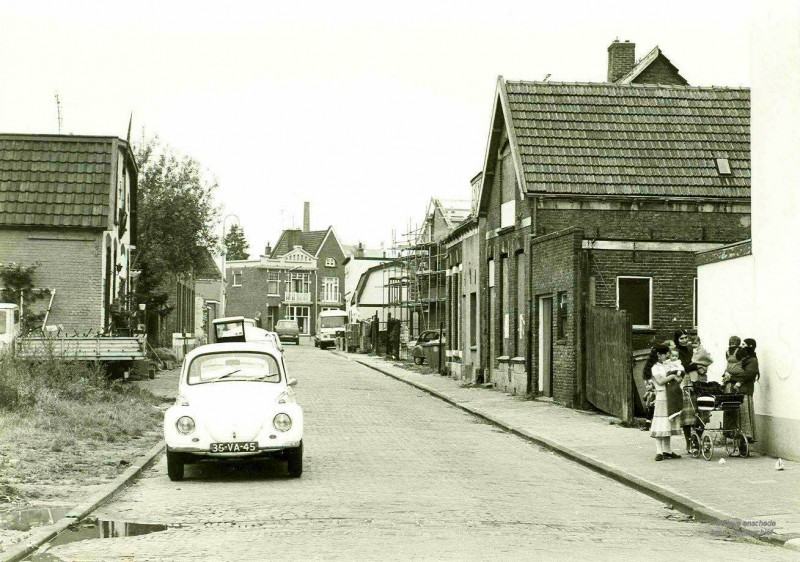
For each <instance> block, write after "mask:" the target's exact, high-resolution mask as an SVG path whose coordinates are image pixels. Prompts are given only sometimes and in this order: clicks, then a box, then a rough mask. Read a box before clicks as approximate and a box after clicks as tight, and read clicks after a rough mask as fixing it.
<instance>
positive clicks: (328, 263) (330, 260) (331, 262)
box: [325, 258, 336, 267]
mask: <svg viewBox="0 0 800 562" xmlns="http://www.w3.org/2000/svg"><path fill="white" fill-rule="evenodd" d="M325 267H336V260H335V259H334V258H327V259H325Z"/></svg>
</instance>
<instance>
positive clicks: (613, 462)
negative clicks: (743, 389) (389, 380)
mask: <svg viewBox="0 0 800 562" xmlns="http://www.w3.org/2000/svg"><path fill="white" fill-rule="evenodd" d="M348 357H349V358H350V359H354V360H356V361H358V362H361V363H364V364H368V365H371V366H373V367H375V368H379V369H381V370H384V371H386V372H387V373H388V374H391V375H392V376H395V377H397V378H400V379H402V380H405V381H408V382H411V383H414V384H420V385H424V386H425V387H428V388H430V389H431V390H432V391H434V392H435V393H437V394H439V395H441V396H442V397H444V398H446V399H448V400H449V401H451V402H453V403H456V404H458V405H462V406H465V407H467V408H468V409H470V410H474V411H475V412H477V413H479V414H482V415H485V416H486V417H489V418H491V419H493V420H496V421H499V422H501V423H502V424H504V425H506V426H508V427H512V428H515V429H518V430H520V431H524V432H526V433H528V434H529V435H530V436H531V437H533V438H534V439H536V440H541V441H542V442H549V443H552V444H553V445H555V446H556V447H557V448H564V449H566V450H569V451H573V452H575V453H577V454H578V455H581V456H585V457H586V459H587V460H589V461H594V462H596V463H597V464H601V465H606V466H608V467H611V468H612V469H615V470H616V471H617V472H618V473H619V474H620V475H621V476H623V477H627V478H628V479H629V480H631V481H634V482H637V481H644V482H645V483H649V484H652V485H653V486H655V487H659V488H661V489H663V490H665V491H667V492H669V493H671V494H675V495H679V496H682V497H683V498H685V499H686V500H688V502H689V503H692V502H693V503H695V504H697V505H698V506H700V507H705V508H708V511H710V512H716V513H717V514H718V515H719V516H721V517H723V518H725V519H728V520H731V521H737V520H742V521H757V522H772V521H774V522H775V526H774V527H772V526H768V527H767V528H770V529H772V530H773V531H774V534H779V535H782V536H783V538H785V539H795V538H798V537H800V463H797V462H791V461H785V460H784V467H785V470H783V471H776V470H775V468H774V467H775V462H776V459H774V458H771V457H768V456H761V455H759V454H758V453H753V454H752V456H751V457H750V458H747V459H741V458H729V457H728V454H727V453H726V452H725V449H724V448H723V447H716V448H715V452H714V456H713V458H712V460H711V461H705V460H703V459H702V458H700V459H693V458H691V457H690V456H689V455H688V454H686V451H685V444H684V440H683V436H680V437H674V438H673V440H672V444H673V450H674V451H676V452H678V453H679V454H681V455H683V458H682V459H680V460H677V461H668V462H661V463H658V464H657V463H656V462H655V461H654V456H655V445H654V443H653V439H651V438H650V434H649V433H648V432H645V431H641V430H639V429H637V428H627V427H623V426H621V425H619V424H617V423H616V422H617V421H618V420H616V418H613V417H610V416H606V415H602V414H597V413H591V412H581V411H578V410H572V409H569V408H564V407H562V406H559V405H557V404H554V403H553V402H552V401H548V400H522V399H520V398H518V397H514V396H511V395H509V394H507V393H503V392H498V391H494V390H492V389H484V388H476V387H465V386H463V385H462V384H461V383H460V382H459V381H456V380H453V379H451V378H449V377H445V376H438V375H425V374H420V373H416V372H411V371H409V370H407V369H405V368H401V367H399V365H401V364H400V363H398V362H395V361H386V360H384V359H381V358H376V357H372V356H364V355H351V356H348ZM715 415H716V414H715ZM715 423H716V420H715ZM720 459H725V462H724V463H723V464H720Z"/></svg>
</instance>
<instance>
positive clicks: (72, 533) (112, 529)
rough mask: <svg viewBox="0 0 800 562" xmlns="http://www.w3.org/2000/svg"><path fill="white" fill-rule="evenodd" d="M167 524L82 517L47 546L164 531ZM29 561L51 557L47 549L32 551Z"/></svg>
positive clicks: (34, 561)
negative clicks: (38, 551)
mask: <svg viewBox="0 0 800 562" xmlns="http://www.w3.org/2000/svg"><path fill="white" fill-rule="evenodd" d="M166 529H167V525H158V524H155V523H134V522H130V521H114V520H103V519H98V518H96V517H88V518H86V519H83V520H81V521H79V522H77V523H75V524H74V525H72V526H71V527H69V528H68V529H67V530H65V531H64V532H62V533H61V534H59V535H57V536H56V537H55V538H53V540H51V541H50V542H49V543H48V545H47V548H51V547H54V546H58V545H62V544H68V543H72V542H78V541H84V540H89V539H112V538H116V537H136V536H139V535H146V534H148V533H155V532H158V531H164V530H166ZM25 560H30V561H31V562H47V561H52V560H53V557H52V556H51V555H49V554H47V551H44V552H40V553H34V554H32V555H31V556H30V557H29V558H26V559H25Z"/></svg>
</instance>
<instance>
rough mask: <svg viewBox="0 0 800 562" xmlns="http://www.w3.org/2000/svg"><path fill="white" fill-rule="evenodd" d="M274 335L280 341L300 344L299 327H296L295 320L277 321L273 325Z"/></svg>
mask: <svg viewBox="0 0 800 562" xmlns="http://www.w3.org/2000/svg"><path fill="white" fill-rule="evenodd" d="M275 333H276V334H278V337H279V338H280V340H281V341H293V342H294V343H296V344H298V345H299V344H300V327H299V326H298V325H297V320H289V319H284V320H278V322H277V323H276V324H275Z"/></svg>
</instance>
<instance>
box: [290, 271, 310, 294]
mask: <svg viewBox="0 0 800 562" xmlns="http://www.w3.org/2000/svg"><path fill="white" fill-rule="evenodd" d="M289 291H291V292H293V293H310V292H311V277H310V276H309V274H308V273H290V274H289Z"/></svg>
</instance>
